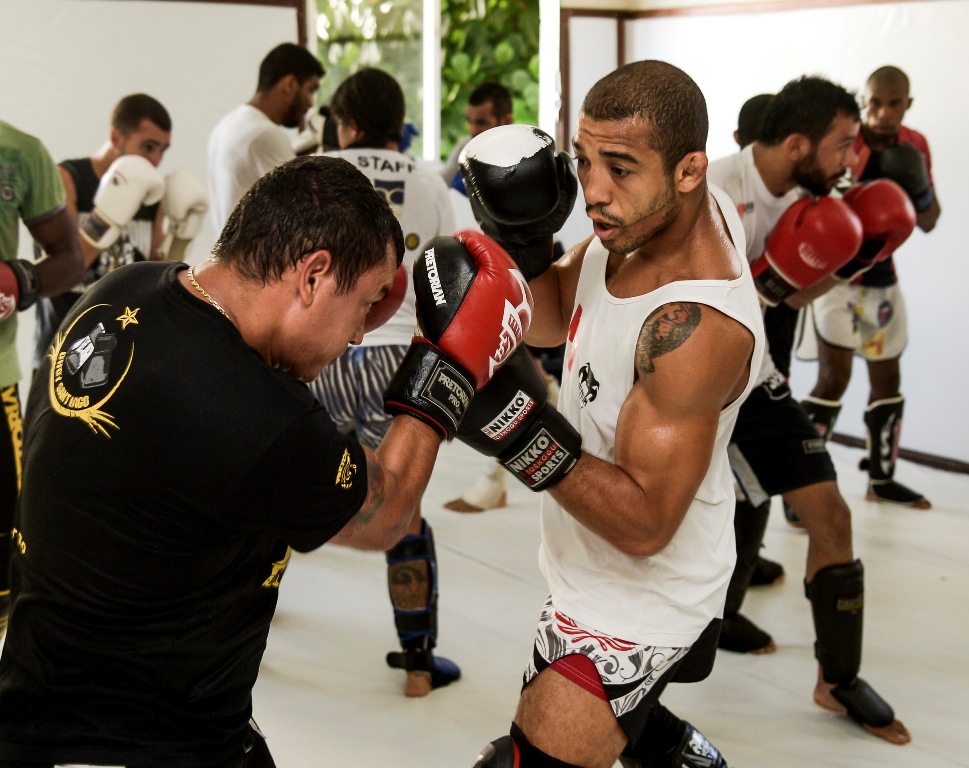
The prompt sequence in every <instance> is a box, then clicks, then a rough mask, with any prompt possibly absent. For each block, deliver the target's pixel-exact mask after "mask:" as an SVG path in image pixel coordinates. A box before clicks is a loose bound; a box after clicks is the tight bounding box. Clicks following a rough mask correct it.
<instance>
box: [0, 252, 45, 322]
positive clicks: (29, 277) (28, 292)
mask: <svg viewBox="0 0 969 768" xmlns="http://www.w3.org/2000/svg"><path fill="white" fill-rule="evenodd" d="M39 297H40V275H39V274H38V272H37V267H35V266H34V264H33V263H32V262H30V261H24V260H23V259H12V260H11V261H0V322H2V321H3V320H6V319H7V318H8V317H11V316H12V315H13V314H14V313H15V312H17V311H18V310H21V309H27V308H28V307H31V306H33V305H34V304H35V303H36V302H37V299H38V298H39Z"/></svg>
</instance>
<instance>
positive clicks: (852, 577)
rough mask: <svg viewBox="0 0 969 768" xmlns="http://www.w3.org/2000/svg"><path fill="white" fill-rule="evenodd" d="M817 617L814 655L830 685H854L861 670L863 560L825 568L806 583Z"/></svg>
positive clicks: (863, 588)
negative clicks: (851, 683) (853, 681)
mask: <svg viewBox="0 0 969 768" xmlns="http://www.w3.org/2000/svg"><path fill="white" fill-rule="evenodd" d="M804 591H805V593H806V594H807V597H808V600H810V601H811V613H812V614H813V615H814V633H815V636H816V637H817V640H816V642H815V643H814V656H815V658H816V659H817V660H818V663H819V664H820V665H821V673H822V675H823V676H824V680H825V682H827V683H834V684H844V683H850V682H851V681H852V680H854V679H855V677H857V676H858V670H859V669H861V636H862V628H863V626H864V619H863V614H864V606H865V569H864V567H863V566H862V564H861V560H855V561H854V562H853V563H845V564H843V565H829V566H828V567H826V568H822V569H821V570H820V571H818V572H817V573H816V574H814V578H813V579H812V580H811V583H810V584H807V583H805V585H804Z"/></svg>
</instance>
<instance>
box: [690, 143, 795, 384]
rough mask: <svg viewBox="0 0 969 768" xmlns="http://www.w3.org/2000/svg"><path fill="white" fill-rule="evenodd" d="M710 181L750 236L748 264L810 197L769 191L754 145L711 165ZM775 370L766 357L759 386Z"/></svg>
mask: <svg viewBox="0 0 969 768" xmlns="http://www.w3.org/2000/svg"><path fill="white" fill-rule="evenodd" d="M707 179H708V180H709V181H710V183H712V184H716V185H717V186H718V187H720V188H721V189H722V190H723V191H724V192H726V193H727V195H728V196H729V197H730V199H731V200H733V202H734V205H735V206H736V211H737V213H738V214H740V219H741V222H742V223H743V227H744V234H745V235H746V236H747V261H748V263H751V264H752V263H753V262H754V261H755V260H756V259H757V258H759V257H760V255H761V254H762V253H763V252H764V249H765V247H766V245H767V237H768V235H770V233H771V230H772V229H774V225H775V224H776V223H777V220H778V219H779V218H780V217H781V214H782V213H784V211H786V210H787V209H788V208H789V207H790V206H791V204H792V203H794V202H795V201H797V200H799V199H800V198H802V197H804V196H805V195H806V194H808V192H807V190H806V189H804V188H803V187H794V188H793V189H791V190H790V191H788V192H786V193H784V194H783V195H781V196H780V197H777V196H775V195H774V194H773V193H772V192H771V191H770V190H769V189H767V185H766V184H764V180H763V179H762V178H761V177H760V172H759V171H758V170H757V166H755V165H754V145H753V144H748V145H747V146H746V147H744V148H743V149H742V150H740V151H739V152H738V153H736V154H735V155H729V156H728V157H723V158H720V159H719V160H715V161H714V162H712V163H710V167H709V168H708V169H707ZM765 308H766V307H765ZM776 370H777V368H776V366H775V365H774V360H773V358H771V356H770V355H766V356H765V357H764V363H763V367H762V368H761V371H760V375H759V376H758V377H757V383H758V384H759V383H762V382H764V381H767V379H768V378H770V376H771V375H772V374H774V372H775V371H776ZM778 375H780V374H778ZM782 378H783V377H782Z"/></svg>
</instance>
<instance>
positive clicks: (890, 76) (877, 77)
mask: <svg viewBox="0 0 969 768" xmlns="http://www.w3.org/2000/svg"><path fill="white" fill-rule="evenodd" d="M875 83H877V84H880V85H887V84H890V85H902V86H905V92H906V93H911V90H912V85H911V83H909V80H908V75H906V74H905V72H903V71H902V70H901V69H899V68H898V67H895V66H892V65H891V64H888V65H886V66H884V67H879V68H878V69H876V70H875V71H874V72H872V73H871V74H870V75H869V76H868V81H867V83H866V85H872V84H875Z"/></svg>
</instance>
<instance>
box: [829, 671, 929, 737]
mask: <svg viewBox="0 0 969 768" xmlns="http://www.w3.org/2000/svg"><path fill="white" fill-rule="evenodd" d="M834 687H835V686H833V685H831V684H830V683H826V682H824V680H823V679H821V677H820V675H819V676H818V683H817V685H816V686H815V687H814V703H815V704H817V705H818V706H819V707H824V708H825V709H830V710H831V711H832V712H837V713H838V714H839V715H844V716H845V717H848V716H849V715H848V710H847V709H846V708H845V706H844V704H842V703H841V702H840V701H838V700H837V699H836V698H835V697H834V696H832V695H831V689H832V688H834ZM861 727H862V728H864V729H865V730H866V731H868V732H869V733H871V734H872V735H874V736H878V737H879V738H880V739H884V740H885V741H887V742H889V743H890V744H908V743H909V742H910V741H911V740H912V734H910V733H909V732H908V728H906V727H905V724H904V723H902V721H901V720H897V719H896V720H893V721H892V722H891V723H889V724H888V725H883V726H874V725H868V724H867V723H861Z"/></svg>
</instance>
